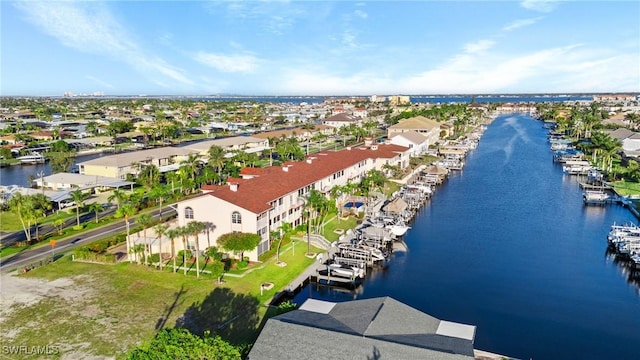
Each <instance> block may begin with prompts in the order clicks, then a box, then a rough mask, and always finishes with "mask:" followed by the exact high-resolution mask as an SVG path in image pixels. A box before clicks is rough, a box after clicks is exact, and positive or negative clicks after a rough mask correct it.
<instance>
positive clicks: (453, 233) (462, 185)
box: [293, 115, 640, 360]
mask: <svg viewBox="0 0 640 360" xmlns="http://www.w3.org/2000/svg"><path fill="white" fill-rule="evenodd" d="M576 180H577V177H575V176H570V175H564V174H563V173H562V169H561V167H560V166H559V165H557V164H554V163H553V161H552V153H551V151H550V149H549V143H548V142H547V138H546V130H545V129H543V127H542V123H541V122H539V121H536V120H534V119H532V118H530V117H528V116H525V115H511V116H502V117H499V118H497V119H496V120H495V121H494V122H493V123H492V124H491V125H490V126H489V128H488V129H487V131H486V132H485V134H484V136H483V138H482V140H481V142H480V144H479V146H478V148H477V149H476V150H474V151H473V152H471V153H470V154H469V155H468V157H467V162H466V166H465V168H464V170H463V171H462V172H459V173H456V174H453V175H452V176H450V177H449V179H448V180H447V181H446V182H445V183H444V184H443V185H441V186H440V187H439V188H438V189H437V191H436V193H435V194H434V196H433V197H432V199H431V200H429V202H428V203H427V204H426V205H425V206H424V208H423V209H422V210H421V211H420V212H419V213H418V214H417V216H416V218H415V220H414V223H413V224H412V226H413V228H412V229H411V230H409V232H408V233H407V234H406V235H405V242H406V244H407V245H408V251H407V252H396V253H394V255H393V258H392V259H391V261H390V262H389V264H388V266H387V267H386V268H385V269H377V270H373V271H371V272H370V273H369V274H368V276H367V278H366V279H365V281H364V284H363V285H362V286H361V287H359V288H358V289H357V290H356V291H353V292H352V291H348V290H345V289H340V288H336V287H326V286H319V285H316V284H310V285H308V286H306V287H305V288H304V289H302V291H301V292H300V293H299V294H297V295H296V297H295V298H294V299H293V301H294V302H296V303H298V304H301V303H302V302H304V300H305V299H307V298H316V299H323V300H329V301H345V300H352V299H362V298H372V297H378V296H391V297H394V298H396V299H397V300H399V301H402V302H404V303H406V304H408V305H410V306H412V307H414V308H416V309H419V310H421V311H423V312H425V313H428V314H431V315H433V316H436V317H438V318H440V319H443V320H449V321H456V322H461V323H466V324H472V325H475V326H477V329H476V338H475V347H476V348H477V349H481V350H486V351H491V352H496V353H500V354H505V355H508V356H512V357H516V358H520V359H534V360H535V359H577V358H579V359H640V346H639V344H640V295H639V291H638V289H639V288H638V285H637V284H636V283H634V282H633V281H632V280H631V279H630V274H629V273H628V272H625V271H624V270H623V269H624V268H623V267H622V266H621V265H620V264H618V263H617V262H616V261H615V260H614V258H613V257H612V256H610V255H607V251H606V249H607V242H606V235H607V232H608V230H609V227H610V225H611V224H613V223H614V222H615V223H618V224H620V223H624V222H632V221H633V222H637V220H636V218H635V217H633V215H631V214H630V212H629V211H628V210H627V209H625V208H623V207H622V206H619V205H606V206H584V205H583V203H582V191H581V189H580V187H579V186H578V184H577V182H576Z"/></svg>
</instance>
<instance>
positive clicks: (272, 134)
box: [253, 125, 335, 141]
mask: <svg viewBox="0 0 640 360" xmlns="http://www.w3.org/2000/svg"><path fill="white" fill-rule="evenodd" d="M334 129H335V128H334V127H331V126H328V125H313V128H312V129H305V128H302V127H298V128H294V129H285V130H273V131H266V132H261V133H257V134H255V135H253V136H254V137H257V138H260V139H274V138H280V137H285V138H288V137H292V136H295V137H296V138H297V139H298V140H300V141H303V140H308V139H311V138H312V137H313V136H314V135H316V134H318V133H321V134H325V135H327V136H328V135H332V134H333V130H334Z"/></svg>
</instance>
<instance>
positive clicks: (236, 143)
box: [183, 136, 269, 161]
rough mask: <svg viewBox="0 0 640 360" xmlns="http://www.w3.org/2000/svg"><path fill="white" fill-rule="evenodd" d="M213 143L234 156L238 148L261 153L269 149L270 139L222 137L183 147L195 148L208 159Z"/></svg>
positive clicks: (194, 149) (247, 151)
mask: <svg viewBox="0 0 640 360" xmlns="http://www.w3.org/2000/svg"><path fill="white" fill-rule="evenodd" d="M213 145H215V146H219V147H221V148H222V149H224V150H225V151H226V152H227V153H228V155H229V156H232V154H231V152H233V151H236V150H242V151H244V152H246V153H259V152H261V151H263V150H267V149H269V141H268V140H266V139H262V138H259V137H254V136H233V137H226V138H221V139H213V140H207V141H199V142H194V143H190V144H187V145H185V146H183V148H185V149H188V150H193V151H195V152H197V153H198V154H200V156H203V157H204V158H205V159H206V158H207V157H208V156H209V149H210V148H211V146H213ZM205 161H206V160H205Z"/></svg>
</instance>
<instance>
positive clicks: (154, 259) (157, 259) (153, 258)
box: [149, 254, 160, 263]
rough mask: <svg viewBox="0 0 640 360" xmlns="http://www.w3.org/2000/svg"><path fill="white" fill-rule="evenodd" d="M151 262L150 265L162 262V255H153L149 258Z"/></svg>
mask: <svg viewBox="0 0 640 360" xmlns="http://www.w3.org/2000/svg"><path fill="white" fill-rule="evenodd" d="M149 262H150V263H157V262H160V254H151V255H150V256H149Z"/></svg>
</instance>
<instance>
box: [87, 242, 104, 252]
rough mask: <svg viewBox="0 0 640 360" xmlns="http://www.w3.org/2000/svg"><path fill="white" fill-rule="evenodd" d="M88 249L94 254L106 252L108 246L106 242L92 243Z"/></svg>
mask: <svg viewBox="0 0 640 360" xmlns="http://www.w3.org/2000/svg"><path fill="white" fill-rule="evenodd" d="M88 247H89V250H91V251H93V252H95V253H101V252H104V251H105V250H107V248H108V247H109V244H108V242H107V241H106V240H100V241H95V242H92V243H91V244H89V245H88Z"/></svg>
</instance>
